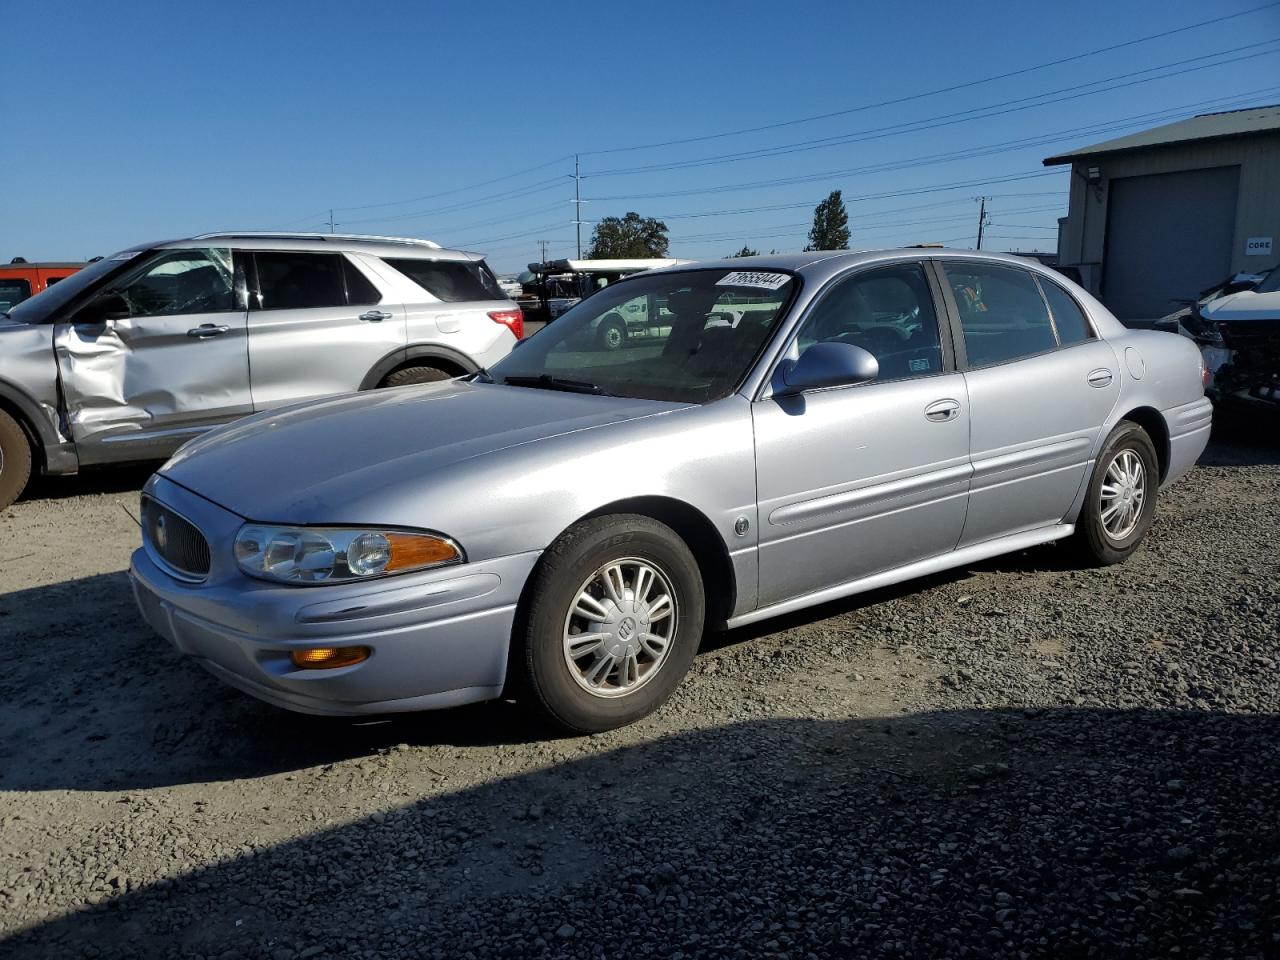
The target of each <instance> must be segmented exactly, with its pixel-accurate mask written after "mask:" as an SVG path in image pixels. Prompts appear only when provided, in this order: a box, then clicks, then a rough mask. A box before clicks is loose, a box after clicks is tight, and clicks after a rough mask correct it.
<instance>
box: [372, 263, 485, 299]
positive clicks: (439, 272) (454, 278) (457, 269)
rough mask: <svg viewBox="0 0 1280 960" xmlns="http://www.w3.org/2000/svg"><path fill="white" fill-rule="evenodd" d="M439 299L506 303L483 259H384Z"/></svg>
mask: <svg viewBox="0 0 1280 960" xmlns="http://www.w3.org/2000/svg"><path fill="white" fill-rule="evenodd" d="M384 259H385V260H386V262H387V264H388V265H389V266H392V267H394V268H395V269H396V270H399V271H400V272H401V273H403V274H404V275H405V276H406V277H408V278H409V279H410V280H412V281H413V282H414V283H416V284H417V285H418V286H420V287H421V288H422V289H423V290H425V291H427V293H429V294H431V295H432V296H433V297H435V298H436V299H437V300H443V301H444V302H445V303H465V302H466V301H468V300H505V299H506V298H507V295H506V294H505V293H503V292H502V288H501V287H500V286H498V281H497V279H495V277H494V276H493V271H491V270H490V269H489V266H488V264H486V263H485V262H484V261H483V260H422V259H418V258H416V257H415V258H413V259H410V258H408V257H404V258H384Z"/></svg>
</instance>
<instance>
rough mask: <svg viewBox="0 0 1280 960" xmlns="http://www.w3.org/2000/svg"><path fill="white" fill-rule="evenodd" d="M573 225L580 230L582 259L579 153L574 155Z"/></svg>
mask: <svg viewBox="0 0 1280 960" xmlns="http://www.w3.org/2000/svg"><path fill="white" fill-rule="evenodd" d="M573 225H574V228H575V229H576V230H577V231H578V259H579V260H581V259H582V174H581V173H580V172H579V170H578V155H577V154H576V153H575V154H574V155H573Z"/></svg>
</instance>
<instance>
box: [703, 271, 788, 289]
mask: <svg viewBox="0 0 1280 960" xmlns="http://www.w3.org/2000/svg"><path fill="white" fill-rule="evenodd" d="M790 279H791V276H790V275H789V274H786V273H758V272H756V271H754V270H737V271H734V272H733V273H729V274H725V276H723V277H722V278H721V279H719V280H717V281H716V286H717V287H760V288H761V289H764V290H777V289H778V288H779V287H781V286H782V285H783V284H784V283H786V282H787V281H788V280H790Z"/></svg>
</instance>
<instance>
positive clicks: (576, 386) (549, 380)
mask: <svg viewBox="0 0 1280 960" xmlns="http://www.w3.org/2000/svg"><path fill="white" fill-rule="evenodd" d="M502 382H503V383H506V384H510V385H511V386H513V387H539V388H541V389H543V390H563V391H565V392H566V393H591V394H594V395H596V396H598V397H607V396H610V395H611V394H609V393H606V392H605V391H604V390H603V389H602V388H601V387H600V385H599V384H595V383H590V382H588V381H586V380H567V379H565V378H564V377H553V376H551V374H549V373H540V374H538V376H536V377H503V378H502Z"/></svg>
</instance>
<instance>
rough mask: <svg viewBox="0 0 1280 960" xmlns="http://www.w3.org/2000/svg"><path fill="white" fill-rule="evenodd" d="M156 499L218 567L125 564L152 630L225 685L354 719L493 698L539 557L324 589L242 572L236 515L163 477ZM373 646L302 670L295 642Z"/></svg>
mask: <svg viewBox="0 0 1280 960" xmlns="http://www.w3.org/2000/svg"><path fill="white" fill-rule="evenodd" d="M147 490H148V492H149V493H151V495H152V496H154V497H156V498H157V499H158V500H160V501H161V502H163V503H165V504H166V505H167V506H169V507H171V508H172V509H174V510H177V511H178V512H179V513H181V514H182V515H183V516H185V517H187V518H188V519H189V520H191V521H192V522H193V523H195V524H196V526H198V527H199V528H200V529H201V531H202V532H203V533H204V534H205V536H206V537H207V539H208V540H209V544H210V549H211V552H212V554H213V557H214V562H213V565H212V568H211V570H210V574H209V578H208V579H207V580H206V581H205V582H203V583H199V584H190V583H184V582H182V581H179V580H177V579H175V578H174V577H172V576H170V575H169V574H168V573H167V572H166V571H165V570H164V569H163V568H162V567H161V566H159V565H158V564H157V563H156V562H155V561H154V560H153V559H152V557H151V556H150V554H149V553H148V552H147V550H146V549H145V548H143V549H139V550H137V551H136V552H135V553H134V555H133V561H132V563H131V565H130V569H129V577H130V580H131V582H132V584H133V590H134V595H135V597H136V599H137V601H138V607H139V609H140V610H141V612H142V615H143V617H144V618H145V619H146V621H147V623H149V624H150V625H151V627H152V628H153V629H154V630H155V631H156V632H157V633H159V634H160V635H161V636H163V637H164V638H165V639H167V640H168V641H169V642H170V643H172V644H173V645H174V647H176V648H177V649H178V650H179V651H180V652H181V653H184V654H186V655H187V656H190V657H192V658H193V659H195V660H196V661H197V662H199V663H200V664H201V666H203V667H205V668H206V669H207V670H209V671H210V672H211V673H213V674H214V675H215V676H217V677H219V678H221V679H222V680H224V681H225V682H227V683H228V684H230V685H232V686H234V687H236V688H238V689H240V690H243V691H245V692H246V693H249V694H252V695H253V696H255V697H258V698H259V699H261V700H265V701H267V702H268V703H272V704H275V705H276V706H280V707H284V708H287V709H290V710H297V711H301V712H304V713H319V714H332V715H360V714H370V713H392V712H401V711H410V710H424V709H433V708H437V707H448V706H456V705H459V704H463V703H472V702H476V701H480V700H490V699H493V698H495V697H497V696H499V695H500V694H501V692H502V686H503V683H504V680H505V676H506V668H507V651H508V648H509V646H510V638H511V628H512V624H513V621H514V618H515V610H516V604H517V601H518V599H519V596H520V591H521V590H522V589H523V588H524V584H525V581H526V580H527V579H528V576H529V574H530V572H531V571H532V570H533V566H534V564H535V563H536V562H537V559H538V554H537V553H536V552H535V553H525V554H518V555H515V556H509V557H500V558H497V559H494V560H485V561H479V562H472V563H467V564H465V565H462V566H456V567H446V568H442V569H439V570H434V571H428V572H426V573H422V574H411V575H405V576H401V577H389V578H386V579H383V580H374V581H370V582H367V583H354V584H338V585H334V586H327V587H303V586H285V585H276V584H271V583H266V582H263V581H258V580H254V579H252V578H250V577H246V576H244V575H243V574H242V573H240V572H239V570H238V568H236V567H235V563H234V560H233V559H232V552H231V540H232V539H233V538H234V536H235V531H236V530H237V529H239V526H240V524H241V523H242V522H243V520H242V519H241V518H240V517H238V516H236V515H235V514H232V513H230V512H229V511H226V510H223V509H222V508H221V507H218V506H217V505H215V504H213V503H211V502H210V501H208V500H205V499H204V498H202V497H199V496H197V495H196V494H194V493H191V492H190V491H188V490H186V489H185V488H182V487H179V486H178V485H176V484H173V483H171V482H169V481H167V480H164V478H153V479H152V481H151V483H149V484H148V487H147ZM353 644H360V645H363V646H367V647H369V648H371V650H372V653H371V655H370V657H369V658H368V659H367V660H365V661H364V662H362V663H358V664H355V665H353V666H349V667H340V668H337V669H333V670H299V669H297V668H296V667H294V666H293V664H292V662H291V661H290V659H289V653H290V652H291V651H292V650H295V649H298V648H299V647H316V646H337V647H340V646H348V645H353Z"/></svg>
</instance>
